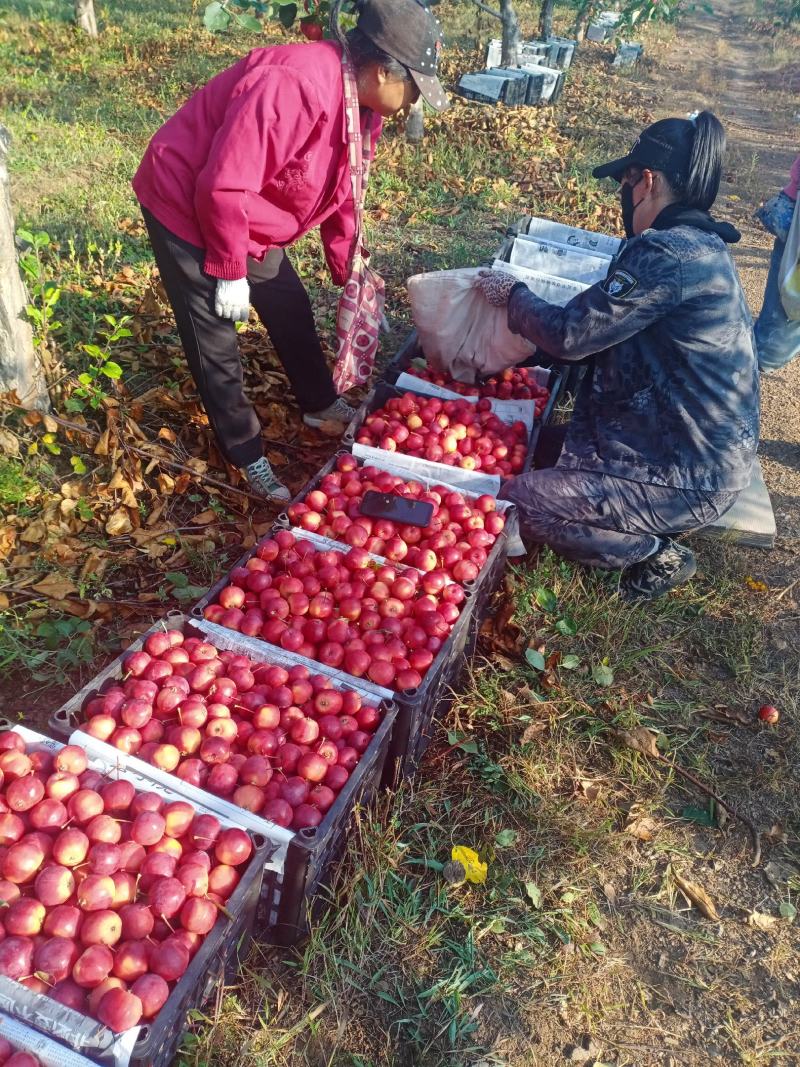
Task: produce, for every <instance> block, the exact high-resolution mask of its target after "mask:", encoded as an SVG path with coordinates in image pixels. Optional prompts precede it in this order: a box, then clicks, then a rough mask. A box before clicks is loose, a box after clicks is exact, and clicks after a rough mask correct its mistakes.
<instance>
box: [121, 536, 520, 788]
mask: <svg viewBox="0 0 800 1067" xmlns="http://www.w3.org/2000/svg"><path fill="white" fill-rule="evenodd" d="M267 536H269V534H268V535H267ZM499 541H500V539H499V538H498V542H499ZM496 545H497V542H496V543H495V545H493V546H492V548H493V549H494V548H495V547H496ZM257 548H258V545H257V544H256V545H254V546H253V547H252V548H251V549H250V550H249V551H248V552H247V553H246V554H245V555H244V556H243V557H242V558H241V559H240V560H239V562H238V563H237V564H236V566H244V564H245V563H246V562H247V560H248V559H249V558H250V556H252V555H253V554H254V553H255V552H256V550H257ZM487 562H488V561H487ZM227 584H228V579H227V577H225V578H222V579H220V580H219V581H218V582H216V583H215V584H214V585H213V586H212V587H211V589H210V590H209V591H208V593H206V595H205V596H204V597H203V598H202V600H200V601H199V602H198V603H197V604H196V605H195V606H194V607H193V608H192V615H194V616H195V618H198V619H199V618H202V615H203V611H204V609H205V608H206V607H207V605H208V604H211V603H213V602H214V601H215V600H216V598H217V596H218V595H219V593H220V591H221V590H222V588H223V587H224V586H225V585H227ZM479 586H480V578H478V580H477V583H475V588H476V589H477V588H478V587H479ZM472 596H473V593H472V592H471V591H470V590H469V589H468V590H467V598H466V600H465V601H464V604H463V606H462V609H461V614H460V615H459V617H458V618H457V619H456V621H455V623H454V624H453V628H452V630H451V631H450V633H449V635H448V637H447V640H446V641H445V643H444V645H443V646H442V648H441V649H440V650H439V652H438V653H437V655H436V658H435V659H434V661H433V663H432V664H431V666H430V667H429V668H428V671H427V673H426V674H425V677H424V678H423V679H422V684H421V685H420V686H418V687H417V688H416V689H406V690H402V691H394V692H393V694H392V700H393V702H394V703H395V704H396V706H397V717H396V719H395V723H394V728H393V730H392V735H391V739H390V741H389V751H388V756H387V759H386V763H385V768H384V772H383V784H384V785H385V786H386V787H387V788H391V787H392V786H394V785H396V784H397V782H398V781H400V779H401V778H408V777H410V776H411V775H413V773H414V771H415V770H416V768H417V766H418V764H419V759H420V757H421V755H422V753H423V752H424V751H425V748H427V745H428V741H429V740H430V725H431V723H432V722H433V721H434V719H435V718H436V717H437V716H439V715H441V714H443V712H444V711H445V710H446V709H447V707H449V704H450V702H451V701H452V693H451V692H450V689H451V687H452V686H453V685H455V683H456V681H457V679H458V677H459V676H460V674H461V669H462V668H463V665H464V655H465V649H466V648H467V644H468V638H469V633H470V625H471V619H472V606H473V605H472ZM208 625H210V626H213V624H208ZM217 629H219V630H221V629H222V627H217ZM225 632H226V633H227V634H228V635H229V637H231V638H235V637H239V636H240V635H239V634H237V633H236V632H235V631H233V630H228V631H225ZM244 640H245V641H249V642H250V644H249V645H248V649H247V651H248V653H249V654H253V652H254V650H255V648H258V650H259V651H261V654H262V655H263V656H264V658H268V656H269V652H270V649H274V648H275V646H274V645H270V644H268V643H267V642H266V641H263V640H261V639H259V638H250V639H248V638H245V639H244ZM132 647H134V648H135V647H136V646H132ZM279 651H280V652H281V653H283V649H280V650H279ZM284 654H285V653H284ZM297 661H298V662H304V663H305V662H311V661H305V660H303V659H302V658H301V657H297ZM314 665H315V666H316V667H317V669H320V670H322V671H323V672H324V668H323V665H322V664H314ZM337 676H339V677H341V678H342V679H343V680H344V681H345V682H346V683H348V684H350V685H351V686H353V687H354V688H357V689H358V688H361V687H362V685H363V679H359V678H353V677H351V676H349V675H345V674H343V673H342V672H337ZM363 688H364V690H365V691H369V690H370V689H371V688H372V687H371V684H370V683H367V684H366V685H363ZM362 762H363V760H362ZM359 766H361V764H359ZM348 784H349V783H348Z"/></svg>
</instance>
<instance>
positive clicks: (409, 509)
mask: <svg viewBox="0 0 800 1067" xmlns="http://www.w3.org/2000/svg"><path fill="white" fill-rule="evenodd" d="M360 510H361V514H362V515H367V516H369V518H371V519H391V520H392V522H396V523H398V524H399V525H400V526H423V527H424V526H427V525H428V524H429V523H430V521H431V519H432V518H433V504H431V503H430V501H427V500H409V499H408V497H405V496H397V495H396V494H395V493H379V492H377V491H376V490H375V489H368V490H367V492H366V493H364V499H363V500H362V501H361V509H360Z"/></svg>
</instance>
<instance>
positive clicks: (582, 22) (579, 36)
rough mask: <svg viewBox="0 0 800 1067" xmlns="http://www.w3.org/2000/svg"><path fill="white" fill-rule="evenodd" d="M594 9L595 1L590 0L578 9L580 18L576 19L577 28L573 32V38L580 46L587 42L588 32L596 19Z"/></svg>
mask: <svg viewBox="0 0 800 1067" xmlns="http://www.w3.org/2000/svg"><path fill="white" fill-rule="evenodd" d="M594 7H595V5H594V3H593V0H588V2H586V3H584V4H582V5H581V6H580V8H579V9H578V17H577V18H576V19H575V27H574V29H573V31H572V36H573V37H574V38H575V40H576V41H577V42H578V44H582V43H583V42H584V41H585V40H586V31H587V30H588V29H589V23H590V22H591V21H592V18H593V17H594Z"/></svg>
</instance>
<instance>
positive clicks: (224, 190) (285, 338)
mask: <svg viewBox="0 0 800 1067" xmlns="http://www.w3.org/2000/svg"><path fill="white" fill-rule="evenodd" d="M341 3H342V0H337V2H336V3H334V5H333V10H332V24H333V26H334V27H335V28H336V29H337V30H338V24H339V23H338V13H339V9H340V8H341ZM358 6H359V16H358V22H357V26H356V28H355V29H354V30H351V31H350V32H349V33H348V34H347V35H346V38H345V37H344V36H341V37H340V42H339V43H335V42H331V41H319V42H315V43H313V44H292V45H281V46H278V47H275V48H257V49H255V50H254V51H252V52H251V53H250V54H249V55H248V56H246V57H245V58H244V59H242V60H241V61H240V62H238V63H236V64H235V65H234V66H233V67H230V68H229V69H228V70H225V71H223V72H222V73H221V74H218V75H217V76H216V77H215V78H213V79H212V80H211V81H210V82H208V84H207V85H205V86H204V87H203V88H202V89H200V90H199V92H197V93H195V94H194V96H192V97H191V98H190V99H189V100H188V101H187V102H186V103H185V104H184V105H183V107H182V108H181V109H180V110H179V111H178V112H177V113H176V114H175V115H173V117H172V118H171V119H169V120H168V121H167V122H166V123H165V124H164V125H163V126H162V127H161V129H160V130H159V131H158V133H156V135H155V136H154V137H153V139H152V141H151V142H150V144H149V146H148V148H147V152H146V153H145V156H144V159H143V160H142V163H141V165H140V167H139V170H138V171H137V173H136V176H135V178H134V181H133V187H134V190H135V192H136V195H137V197H138V198H139V202H140V203H141V206H142V212H143V215H144V219H145V224H146V225H147V230H148V233H149V235H150V241H151V244H152V247H153V253H154V255H155V260H156V263H157V264H158V267H159V271H160V273H161V279H162V281H163V283H164V287H165V289H166V291H167V295H168V297H169V300H170V303H171V304H172V308H173V311H174V313H175V320H176V324H177V327H178V332H179V334H180V338H181V342H182V344H183V348H184V351H185V353H186V358H187V361H188V363H189V369H190V370H191V372H192V376H193V377H194V380H195V382H196V384H197V388H198V390H199V392H200V396H201V398H202V400H203V404H204V405H205V409H206V412H207V414H208V417H209V420H210V422H211V426H212V427H213V430H214V433H215V434H216V437H217V440H218V442H219V444H220V446H221V449H222V452H223V453H224V455H225V457H226V459H227V460H228V461H229V462H230V463H231V464H233V465H234V466H236V467H240V468H241V469H242V470H243V471H244V472H245V474H246V476H247V479H248V481H249V483H250V486H251V488H252V489H253V491H255V492H257V493H259V494H261V495H264V496H271V497H277V498H278V499H281V500H288V499H289V491H288V489H287V488H286V487H285V486H284V485H283V484H282V483H281V482H280V481H279V480H278V478H277V477H276V476H275V474H274V473H273V471H272V468H271V467H270V465H269V462H268V461H267V459H266V457H265V456H264V452H263V446H262V442H261V427H260V424H259V421H258V417H257V416H256V413H255V410H254V409H253V405H252V404H251V403H250V401H249V400H248V398H247V397H246V395H245V393H244V388H243V373H242V364H241V359H240V355H239V350H238V344H237V340H236V329H235V326H234V323H235V322H237V321H246V320H247V318H248V316H249V311H250V305H251V304H252V305H253V307H254V308H255V309H256V311H257V313H258V315H259V317H260V318H261V321H262V322H263V323H264V325H265V327H266V328H267V331H268V333H269V335H270V338H271V340H272V343H273V345H274V347H275V350H276V352H277V353H278V356H279V358H280V360H281V362H282V364H283V366H284V369H285V371H286V373H287V375H288V377H289V381H290V383H291V386H292V389H293V391H294V394H295V396H296V398H297V401H298V404H299V405H300V408H301V409H302V411H303V420H304V422H305V423H306V424H307V425H309V426H316V427H321V426H324V424H326V423H328V422H335V423H343V422H348V421H349V420H350V418H352V416H353V414H354V409H353V408H351V407H350V406H349V405H348V404H347V403H345V401H344V400H342V399H341V398H339V397H337V396H336V391H335V389H334V385H333V380H332V378H331V373H330V371H329V369H328V366H327V364H326V362H325V357H324V355H323V352H322V348H321V346H320V342H319V339H318V337H317V333H316V329H315V326H314V318H313V315H312V311H311V303H310V301H309V298H308V295H307V293H306V291H305V289H304V288H303V285H302V283H301V281H300V279H299V278H298V276H297V274H296V272H295V270H294V268H293V267H292V265H291V263H290V262H289V259H288V258H287V256H286V255H285V252H284V249H285V248H287V247H288V246H289V245H291V244H292V243H293V242H294V241H296V240H297V239H298V238H300V237H302V235H303V234H305V233H308V231H309V230H311V229H313V228H314V227H316V226H318V227H319V228H320V233H321V237H322V243H323V246H324V249H325V256H326V259H327V262H328V267H329V268H330V271H331V274H332V276H333V279H334V281H335V282H336V284H337V285H342V284H343V283H344V282H345V280H346V279H347V276H348V266H349V261H350V257H351V254H352V251H353V248H352V245H353V238H354V229H355V213H354V206H353V193H352V186H351V179H350V167H349V156H348V137H347V126H346V119H345V107H344V83H343V64H342V60H343V49H344V52H345V55H346V58H347V61H348V62H349V63H350V64H351V66H352V69H353V72H354V74H355V78H356V84H357V87H358V103H359V109H360V115H361V130H362V133H364V132H365V131H366V130H367V129H368V128H369V130H370V132H371V133H372V135H373V137H372V142H373V144H374V142H375V140H376V139H377V136H378V135H379V133H380V128H381V122H382V119H383V118H387V117H389V116H390V115H394V114H395V113H396V112H398V111H400V110H401V109H402V108H404V107H407V106H408V105H409V104H411V103H413V102H414V101H415V100H416V99H417V98H418V96H419V94H420V93H422V95H423V96H424V97H425V99H426V100H427V101H428V103H430V104H431V105H432V106H433V107H434V108H436V109H437V110H443V109H444V108H445V107H446V106H447V100H446V98H445V95H444V92H443V90H442V87H441V85H440V83H439V81H438V79H437V77H436V66H437V61H438V56H439V52H440V49H441V37H440V31H439V25H438V22H437V20H436V19H435V18H434V17H433V15H432V14H431V12H430V11H429V10H428V8H427V7H426V6H425V5H424V4H423V3H421V2H420V0H360V2H359V5H358Z"/></svg>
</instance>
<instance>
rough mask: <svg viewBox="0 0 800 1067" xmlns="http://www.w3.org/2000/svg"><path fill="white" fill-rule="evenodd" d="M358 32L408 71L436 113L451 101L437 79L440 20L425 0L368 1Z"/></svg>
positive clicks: (361, 10) (359, 22) (440, 44)
mask: <svg viewBox="0 0 800 1067" xmlns="http://www.w3.org/2000/svg"><path fill="white" fill-rule="evenodd" d="M358 28H359V30H361V32H362V33H363V34H364V35H365V36H366V37H369V39H370V40H371V41H372V42H373V44H376V45H377V46H378V47H379V48H381V49H382V50H383V51H384V52H385V53H386V54H387V55H388V56H391V57H392V59H396V60H397V62H398V63H402V65H403V66H404V67H405V68H406V69H407V70H408V72H409V73H410V75H411V77H412V78H413V79H414V83H415V85H416V86H417V87H418V88H419V91H420V93H421V94H422V96H423V98H424V99H425V100H426V101H427V102H428V103H429V104H430V106H431V107H432V108H434V109H435V110H436V111H444V110H445V108H447V107H449V105H450V101H449V100H448V99H447V94H446V93H445V91H444V89H443V88H442V83H441V82H440V81H439V79H438V78H437V76H436V70H437V67H438V65H439V55H440V53H441V51H442V31H441V28H440V26H439V20H438V19H437V18H436V17H435V16H434V15H433V13H432V12H431V10H430V8H429V7H427V5H426V4H424V3H422V2H421V0H364V3H363V4H362V6H361V8H360V11H359V16H358Z"/></svg>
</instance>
